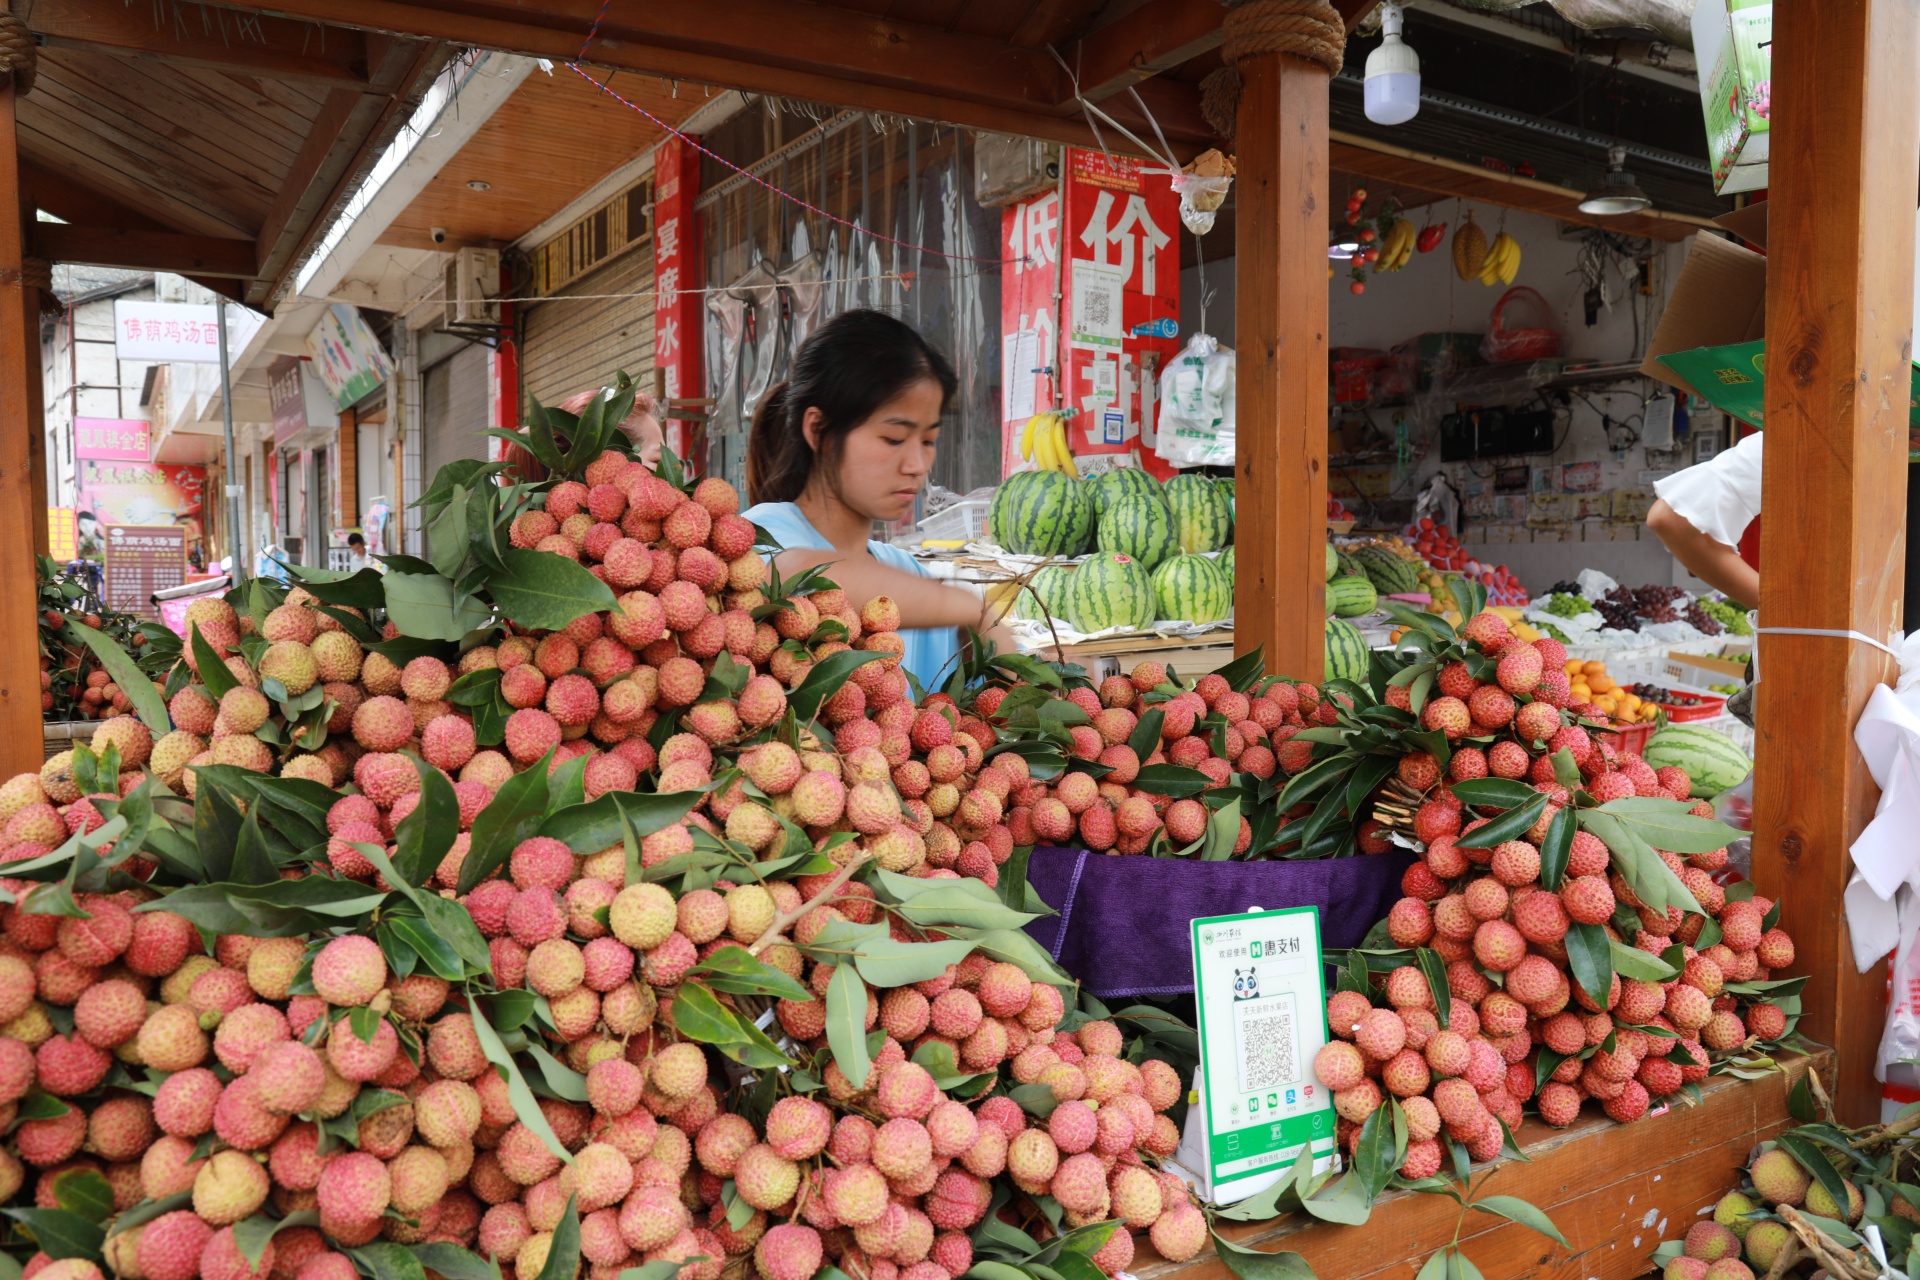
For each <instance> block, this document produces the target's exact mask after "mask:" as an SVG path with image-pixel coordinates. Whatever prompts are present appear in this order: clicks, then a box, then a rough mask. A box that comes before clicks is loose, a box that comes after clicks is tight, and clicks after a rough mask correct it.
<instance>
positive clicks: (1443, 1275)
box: [1413, 1245, 1453, 1280]
mask: <svg viewBox="0 0 1920 1280" xmlns="http://www.w3.org/2000/svg"><path fill="white" fill-rule="evenodd" d="M1452 1253H1453V1246H1452V1245H1447V1246H1445V1247H1443V1248H1440V1249H1435V1250H1434V1251H1433V1256H1432V1257H1430V1258H1428V1259H1427V1260H1426V1261H1425V1262H1424V1263H1422V1264H1421V1265H1420V1274H1419V1275H1417V1276H1415V1277H1414V1278H1413V1280H1447V1259H1448V1257H1449V1256H1450V1255H1451V1254H1452Z"/></svg>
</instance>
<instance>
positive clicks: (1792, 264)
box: [1753, 0, 1920, 1124]
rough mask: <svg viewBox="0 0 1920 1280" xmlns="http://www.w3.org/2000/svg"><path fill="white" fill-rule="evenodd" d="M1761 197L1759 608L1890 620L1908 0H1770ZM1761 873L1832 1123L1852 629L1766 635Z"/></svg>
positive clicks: (1913, 88) (1918, 138)
mask: <svg viewBox="0 0 1920 1280" xmlns="http://www.w3.org/2000/svg"><path fill="white" fill-rule="evenodd" d="M1774 34H1775V40H1774V46H1773V47H1774V66H1773V92H1774V99H1773V101H1774V114H1773V128H1774V141H1776V142H1778V143H1779V144H1780V145H1779V146H1778V147H1776V148H1775V149H1774V155H1773V168H1772V173H1771V175H1770V177H1771V194H1770V199H1769V201H1768V206H1767V207H1768V208H1769V209H1771V210H1772V212H1771V213H1770V214H1769V215H1768V216H1769V219H1770V222H1769V228H1770V235H1769V236H1768V245H1767V248H1768V261H1767V372H1768V375H1769V376H1768V378H1767V385H1766V422H1767V433H1766V435H1767V465H1766V468H1765V472H1764V484H1765V487H1764V490H1763V497H1764V507H1763V509H1764V510H1765V512H1766V519H1765V520H1764V521H1763V522H1762V525H1761V529H1762V533H1761V543H1760V556H1761V564H1762V566H1763V572H1762V575H1761V587H1760V612H1761V617H1763V618H1764V619H1765V620H1766V625H1767V626H1768V627H1806V628H1819V629H1823V630H1837V631H1846V630H1853V631H1858V632H1860V633H1861V634H1863V635H1868V636H1872V637H1874V638H1875V639H1880V638H1883V637H1886V636H1889V635H1890V634H1891V633H1892V632H1893V631H1894V629H1895V628H1897V627H1899V626H1900V621H1901V595H1902V588H1903V581H1902V578H1901V572H1900V566H1901V565H1902V564H1903V562H1904V561H1903V557H1904V556H1905V555H1906V554H1907V553H1908V550H1909V549H1908V548H1906V547H1905V546H1904V545H1903V543H1904V530H1905V527H1906V523H1905V520H1904V519H1903V513H1904V505H1905V501H1906V497H1907V475H1908V470H1907V413H1908V409H1907V404H1908V398H1909V397H1908V386H1909V364H1908V361H1909V357H1910V355H1911V352H1912V338H1913V333H1912V317H1913V258H1914V191H1915V189H1916V185H1917V184H1920V79H1916V78H1915V76H1914V74H1913V68H1914V66H1915V65H1916V64H1920V12H1917V11H1916V10H1915V8H1914V6H1913V5H1912V3H1911V2H1910V0H1847V2H1846V3H1832V4H1789V5H1782V6H1780V9H1779V12H1778V14H1777V25H1776V26H1775V28H1774ZM1759 658H1760V661H1761V663H1762V666H1761V668H1760V669H1761V674H1762V683H1761V684H1760V686H1759V688H1758V691H1757V699H1758V711H1759V735H1758V743H1757V762H1758V770H1757V773H1756V775H1755V777H1754V788H1753V790H1754V831H1753V878H1754V881H1755V882H1756V883H1758V884H1759V885H1761V886H1762V891H1763V892H1766V893H1769V894H1772V895H1774V896H1776V897H1777V898H1778V900H1779V902H1780V903H1781V916H1780V924H1781V927H1783V928H1784V929H1786V930H1787V932H1788V933H1790V934H1791V935H1792V936H1793V939H1794V946H1795V950H1796V952H1797V953H1798V958H1797V960H1796V962H1795V964H1794V971H1795V972H1798V973H1805V974H1807V975H1809V977H1808V983H1807V987H1806V990H1805V992H1804V994H1803V996H1802V1000H1803V1002H1804V1004H1805V1007H1806V1010H1807V1014H1806V1019H1805V1020H1804V1021H1803V1022H1802V1023H1801V1028H1802V1031H1803V1032H1804V1033H1805V1034H1806V1035H1808V1036H1810V1037H1811V1038H1812V1039H1814V1040H1818V1041H1822V1042H1824V1043H1827V1044H1830V1045H1833V1046H1834V1047H1835V1048H1836V1049H1837V1050H1838V1052H1839V1072H1840V1076H1839V1088H1838V1089H1836V1090H1835V1091H1834V1092H1835V1100H1836V1102H1837V1103H1838V1104H1839V1106H1840V1111H1841V1118H1842V1123H1846V1124H1862V1123H1865V1122H1866V1121H1867V1120H1868V1118H1869V1117H1877V1116H1878V1115H1879V1109H1880V1091H1879V1086H1878V1085H1876V1084H1875V1083H1874V1079H1873V1062H1874V1053H1875V1049H1876V1047H1877V1045H1878V1043H1879V1039H1880V1031H1881V1026H1882V1023H1883V1020H1884V1017H1885V1007H1886V977H1885V973H1884V972H1883V969H1882V967H1881V966H1880V965H1873V966H1870V967H1869V969H1868V972H1866V973H1865V974H1861V973H1858V972H1856V971H1855V968H1854V963H1853V953H1852V946H1851V943H1850V940H1849V937H1848V932H1847V925H1846V918H1845V915H1844V913H1843V912H1842V910H1841V891H1842V890H1843V889H1844V888H1845V887H1846V884H1847V881H1848V878H1849V877H1850V875H1851V873H1852V869H1853V868H1852V864H1851V862H1850V860H1849V858H1848V855H1847V850H1848V847H1849V846H1850V845H1851V844H1852V842H1853V839H1854V837H1855V836H1856V835H1858V834H1859V832H1860V830H1861V828H1863V827H1864V826H1865V825H1866V824H1867V822H1868V821H1869V820H1870V819H1871V818H1872V816H1873V811H1874V804H1875V798H1876V794H1877V793H1876V791H1875V788H1874V784H1873V779H1872V777H1871V776H1870V775H1869V774H1868V772H1867V767H1866V763H1865V761H1863V760H1862V759H1861V757H1860V753H1859V752H1858V751H1857V750H1855V748H1854V743H1853V725H1854V721H1855V720H1856V719H1857V718H1858V716H1859V714H1860V711H1861V709H1862V708H1864V707H1865V706H1866V703H1867V699H1868V697H1869V696H1870V695H1871V694H1872V692H1873V690H1874V687H1875V686H1876V685H1880V684H1883V683H1889V682H1891V680H1892V678H1893V676H1894V675H1895V674H1896V672H1897V668H1896V666H1895V664H1894V662H1893V660H1892V659H1891V658H1890V657H1888V656H1887V655H1886V654H1884V653H1882V652H1881V651H1880V650H1878V649H1875V648H1872V647H1871V646H1869V645H1864V644H1861V643H1859V642H1858V641H1855V640H1849V639H1845V638H1829V637H1824V636H1795V635H1763V636H1762V637H1761V638H1760V655H1759Z"/></svg>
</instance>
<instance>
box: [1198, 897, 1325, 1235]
mask: <svg viewBox="0 0 1920 1280" xmlns="http://www.w3.org/2000/svg"><path fill="white" fill-rule="evenodd" d="M1193 989H1194V993H1195V997H1196V1003H1197V1004H1198V1006H1199V1011H1200V1095H1201V1096H1200V1110H1201V1113H1202V1118H1203V1120H1204V1129H1205V1135H1206V1148H1207V1149H1206V1160H1205V1166H1206V1175H1207V1180H1208V1182H1209V1184H1210V1187H1209V1190H1210V1197H1209V1198H1210V1199H1212V1200H1213V1202H1214V1203H1216V1204H1229V1203H1231V1202H1233V1201H1235V1200H1241V1199H1245V1198H1246V1197H1247V1196H1250V1195H1253V1194H1254V1193H1255V1192H1257V1191H1260V1190H1262V1189H1264V1188H1266V1187H1269V1186H1271V1185H1273V1184H1274V1183H1275V1182H1277V1181H1279V1180H1280V1179H1281V1178H1283V1177H1285V1176H1286V1175H1287V1174H1288V1173H1290V1172H1292V1169H1293V1165H1294V1162H1295V1161H1296V1160H1298V1159H1299V1156H1300V1149H1301V1147H1302V1145H1303V1144H1309V1143H1310V1144H1312V1149H1313V1153H1314V1157H1315V1161H1314V1163H1315V1165H1316V1166H1319V1165H1320V1164H1321V1162H1322V1158H1323V1157H1324V1158H1326V1159H1329V1160H1330V1159H1331V1158H1332V1157H1333V1155H1334V1112H1333V1093H1332V1091H1331V1090H1329V1089H1328V1088H1326V1086H1324V1085H1322V1084H1321V1083H1320V1081H1319V1080H1318V1079H1317V1078H1316V1077H1315V1076H1314V1072H1313V1062H1314V1058H1315V1056H1316V1055H1317V1054H1318V1053H1319V1052H1320V1049H1321V1046H1323V1045H1324V1044H1326V1042H1327V1014H1326V1009H1327V1001H1326V980H1325V976H1324V970H1323V968H1322V965H1321V960H1320V911H1319V909H1318V908H1317V907H1294V908H1291V909H1289V910H1285V911H1249V912H1245V913H1243V914H1240V915H1233V916H1205V917H1202V918H1200V919H1198V920H1195V921H1194V922H1193ZM1189 1132H1191V1129H1189Z"/></svg>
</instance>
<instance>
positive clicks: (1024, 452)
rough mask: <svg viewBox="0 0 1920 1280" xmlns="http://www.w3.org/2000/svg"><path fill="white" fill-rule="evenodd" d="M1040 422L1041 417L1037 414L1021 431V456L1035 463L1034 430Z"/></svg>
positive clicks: (1029, 419) (1028, 420)
mask: <svg viewBox="0 0 1920 1280" xmlns="http://www.w3.org/2000/svg"><path fill="white" fill-rule="evenodd" d="M1039 421H1040V415H1039V414H1037V413H1036V414H1034V415H1033V416H1032V417H1030V418H1028V419H1027V425H1026V426H1025V427H1023V428H1021V430H1020V456H1021V457H1022V458H1024V459H1026V460H1027V461H1029V462H1031V461H1033V428H1034V424H1035V423H1037V422H1039Z"/></svg>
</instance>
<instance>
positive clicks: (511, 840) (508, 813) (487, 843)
mask: <svg viewBox="0 0 1920 1280" xmlns="http://www.w3.org/2000/svg"><path fill="white" fill-rule="evenodd" d="M549 559H556V560H557V559H559V557H558V556H550V557H549ZM389 576H391V575H389ZM563 625H564V624H563ZM552 760H553V753H552V752H551V751H549V752H548V753H547V754H546V755H545V756H542V757H541V758H540V761H539V763H537V764H535V765H534V766H533V767H532V768H530V769H523V770H521V771H520V772H519V773H516V774H514V775H513V776H512V777H511V778H508V779H507V780H506V782H504V783H502V784H501V786H500V790H499V791H497V792H495V793H494V797H493V799H492V800H491V801H489V802H488V804H487V807H486V808H484V809H482V810H481V811H480V812H479V814H478V816H476V817H475V818H474V820H473V830H472V832H471V840H470V843H469V846H468V849H467V857H466V860H465V861H464V862H462V863H461V864H460V885H459V889H460V892H461V893H462V894H465V893H469V892H471V891H472V889H473V886H475V885H477V884H479V883H480V882H481V881H482V880H485V879H486V878H487V877H488V876H490V875H492V874H493V873H494V872H495V871H497V870H498V869H499V868H501V867H502V866H504V865H506V861H507V859H508V857H510V856H511V855H512V853H513V850H514V847H515V846H516V845H518V844H519V843H520V842H521V841H522V840H525V839H527V838H528V837H530V836H532V835H534V834H536V833H537V832H538V831H539V830H540V826H541V823H542V821H543V820H544V819H545V817H546V812H547V798H548V789H547V767H548V765H549V764H550V763H551V762H552ZM615 838H618V837H617V836H616V837H615ZM607 843H608V844H611V843H612V841H611V840H609V841H608V842H607ZM599 847H600V848H605V847H606V846H605V845H602V846H599Z"/></svg>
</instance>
